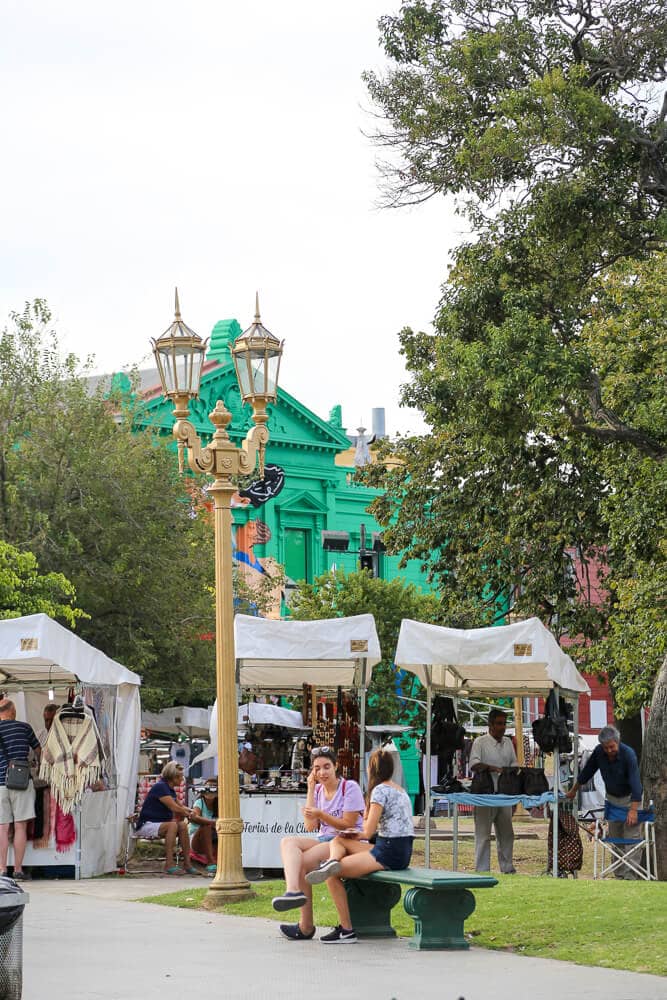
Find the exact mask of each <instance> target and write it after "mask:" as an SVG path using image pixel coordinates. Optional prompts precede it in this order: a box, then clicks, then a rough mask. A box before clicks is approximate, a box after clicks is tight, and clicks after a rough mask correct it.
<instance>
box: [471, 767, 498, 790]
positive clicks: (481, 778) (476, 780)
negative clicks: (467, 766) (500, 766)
mask: <svg viewBox="0 0 667 1000" xmlns="http://www.w3.org/2000/svg"><path fill="white" fill-rule="evenodd" d="M470 791H471V793H472V794H473V795H495V791H496V790H495V788H494V787H493V778H492V777H491V772H490V771H475V773H474V774H473V776H472V781H471V782H470Z"/></svg>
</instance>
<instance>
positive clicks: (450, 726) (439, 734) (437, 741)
mask: <svg viewBox="0 0 667 1000" xmlns="http://www.w3.org/2000/svg"><path fill="white" fill-rule="evenodd" d="M432 719H433V722H432V725H431V753H434V754H443V753H447V752H448V751H453V750H463V741H464V740H465V735H466V731H465V729H464V728H463V726H460V725H459V724H458V722H457V719H456V712H455V709H454V702H453V701H452V699H451V698H446V697H444V696H443V695H438V696H437V697H436V699H435V700H434V702H433V713H432Z"/></svg>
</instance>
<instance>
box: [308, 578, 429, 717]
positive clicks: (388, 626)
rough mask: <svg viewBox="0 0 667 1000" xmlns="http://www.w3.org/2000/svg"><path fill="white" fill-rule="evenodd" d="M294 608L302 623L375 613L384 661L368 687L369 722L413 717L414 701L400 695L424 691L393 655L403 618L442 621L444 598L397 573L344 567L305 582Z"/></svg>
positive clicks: (375, 670)
mask: <svg viewBox="0 0 667 1000" xmlns="http://www.w3.org/2000/svg"><path fill="white" fill-rule="evenodd" d="M291 610H292V618H294V619H296V620H298V621H313V620H317V619H320V618H345V617H347V616H349V615H359V614H372V615H373V616H374V618H375V626H376V628H377V632H378V638H379V640H380V650H381V653H382V662H381V663H379V664H378V666H377V667H375V668H374V670H373V677H372V680H371V684H370V686H369V689H368V695H369V697H368V711H367V722H368V724H369V725H374V724H376V723H377V724H380V723H383V724H387V725H392V724H394V723H400V722H404V721H405V720H406V718H408V719H412V718H413V717H414V708H413V706H412V703H406V702H405V701H403V700H402V699H401V697H399V695H403V696H406V697H416V698H419V690H418V689H417V690H416V691H415V693H414V694H413V690H415V689H414V685H413V683H412V681H413V678H412V676H411V675H404V676H401V675H399V674H398V673H397V671H396V668H395V667H394V660H393V657H394V652H395V650H396V643H397V642H398V633H399V630H400V627H401V621H402V620H403V619H404V618H414V619H416V620H418V621H423V622H436V623H437V622H442V611H441V607H440V602H439V600H438V598H437V597H436V596H435V595H434V594H423V593H421V592H420V591H419V590H418V589H417V588H416V587H415V586H414V584H411V583H405V581H404V580H401V579H400V578H398V577H397V578H394V579H393V580H381V579H379V578H377V577H373V576H372V575H371V574H370V573H369V572H368V571H367V570H362V571H361V572H357V573H345V571H344V570H342V569H339V570H336V572H335V573H324V574H322V576H319V577H317V578H316V580H315V581H314V583H305V582H301V583H300V584H299V589H298V590H297V592H296V596H295V598H294V603H293V606H292V609H291Z"/></svg>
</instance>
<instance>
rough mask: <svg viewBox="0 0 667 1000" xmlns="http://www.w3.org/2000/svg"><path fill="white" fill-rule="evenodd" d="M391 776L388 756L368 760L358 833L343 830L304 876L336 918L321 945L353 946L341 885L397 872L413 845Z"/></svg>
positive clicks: (402, 799) (408, 816) (401, 795)
mask: <svg viewBox="0 0 667 1000" xmlns="http://www.w3.org/2000/svg"><path fill="white" fill-rule="evenodd" d="M393 774H394V760H393V757H392V755H391V753H389V751H387V750H376V751H375V752H374V753H372V754H371V757H370V760H369V762H368V793H367V800H368V806H367V809H366V814H365V817H364V824H363V829H362V830H357V829H349V830H343V831H342V832H341V833H340V834H339V835H338V836H337V837H335V838H334V840H332V841H331V842H330V843H329V851H328V857H327V858H326V860H325V861H323V862H322V863H321V864H320V866H319V867H318V868H315V869H314V870H313V871H310V872H308V873H307V875H306V882H307V883H309V884H310V885H318V884H319V883H320V882H326V883H327V889H328V890H329V892H330V894H331V898H332V899H333V901H334V905H335V907H336V910H337V913H338V920H339V924H338V926H337V927H335V928H334V929H333V930H332V931H331V933H329V934H325V935H323V937H321V938H320V941H322V943H323V944H353V943H354V942H355V941H356V940H357V935H356V934H355V931H354V928H353V927H352V920H351V918H350V908H349V905H348V902H347V892H346V891H345V886H344V885H343V883H342V882H341V879H344V878H359V877H360V876H362V875H368V874H370V872H377V871H383V870H389V871H396V870H401V869H402V868H407V867H408V865H409V864H410V858H411V857H412V843H413V840H414V824H413V820H412V805H411V803H410V799H409V797H408V795H407V794H406V793H405V792H404V790H403V789H402V788H401V786H400V785H397V784H396V783H395V782H393V781H392V780H391V779H392V776H393ZM371 838H373V839H374V840H375V844H373V843H371Z"/></svg>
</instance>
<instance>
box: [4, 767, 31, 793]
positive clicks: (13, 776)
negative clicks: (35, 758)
mask: <svg viewBox="0 0 667 1000" xmlns="http://www.w3.org/2000/svg"><path fill="white" fill-rule="evenodd" d="M29 784H30V762H29V761H27V760H10V762H9V764H8V765H7V774H6V776H5V785H6V786H7V788H12V789H13V790H14V791H15V792H25V790H26V788H27V787H28V785H29Z"/></svg>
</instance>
